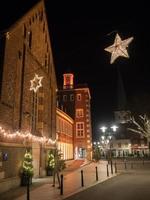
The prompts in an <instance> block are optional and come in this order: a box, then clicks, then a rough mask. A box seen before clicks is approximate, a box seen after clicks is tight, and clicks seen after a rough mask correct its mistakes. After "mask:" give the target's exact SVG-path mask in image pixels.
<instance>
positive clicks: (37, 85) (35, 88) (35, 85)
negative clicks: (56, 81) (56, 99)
mask: <svg viewBox="0 0 150 200" xmlns="http://www.w3.org/2000/svg"><path fill="white" fill-rule="evenodd" d="M42 79H43V76H41V77H39V76H38V75H37V74H35V76H34V78H33V80H31V86H30V90H33V91H34V92H35V93H36V92H37V91H38V89H39V88H40V87H42V83H41V81H42Z"/></svg>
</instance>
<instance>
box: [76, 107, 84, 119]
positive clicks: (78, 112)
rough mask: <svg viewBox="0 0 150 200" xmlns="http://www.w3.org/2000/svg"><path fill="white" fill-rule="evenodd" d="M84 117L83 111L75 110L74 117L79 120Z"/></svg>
mask: <svg viewBox="0 0 150 200" xmlns="http://www.w3.org/2000/svg"><path fill="white" fill-rule="evenodd" d="M83 116H84V111H83V109H76V117H77V118H80V117H83Z"/></svg>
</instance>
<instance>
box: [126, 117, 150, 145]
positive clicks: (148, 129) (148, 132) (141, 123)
mask: <svg viewBox="0 0 150 200" xmlns="http://www.w3.org/2000/svg"><path fill="white" fill-rule="evenodd" d="M130 122H131V123H132V124H133V125H134V127H135V128H128V130H130V131H133V132H135V133H138V134H140V135H141V136H142V137H145V138H146V139H147V141H148V142H150V118H149V117H148V116H147V115H146V114H145V115H143V116H142V115H139V118H138V119H137V120H135V118H134V117H131V121H130Z"/></svg>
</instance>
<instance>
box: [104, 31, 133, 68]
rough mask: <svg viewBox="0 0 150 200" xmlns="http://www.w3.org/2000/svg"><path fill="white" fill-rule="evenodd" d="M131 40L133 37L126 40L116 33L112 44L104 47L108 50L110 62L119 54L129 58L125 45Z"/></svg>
mask: <svg viewBox="0 0 150 200" xmlns="http://www.w3.org/2000/svg"><path fill="white" fill-rule="evenodd" d="M132 40H133V37H130V38H128V39H126V40H121V38H120V36H119V35H118V33H117V34H116V38H115V41H114V44H113V45H111V46H109V47H107V48H105V49H104V50H105V51H108V52H110V53H111V60H110V64H112V63H113V62H114V61H115V60H116V59H117V58H118V57H119V56H122V57H125V58H129V55H128V52H127V49H126V48H127V47H128V45H129V44H130V42H131V41H132Z"/></svg>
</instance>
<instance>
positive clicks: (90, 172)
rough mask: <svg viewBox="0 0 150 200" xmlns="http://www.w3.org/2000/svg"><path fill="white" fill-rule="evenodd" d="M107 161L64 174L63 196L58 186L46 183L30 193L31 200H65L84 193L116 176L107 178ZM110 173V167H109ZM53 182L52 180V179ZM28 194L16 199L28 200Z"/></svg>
mask: <svg viewBox="0 0 150 200" xmlns="http://www.w3.org/2000/svg"><path fill="white" fill-rule="evenodd" d="M106 164H107V162H106V161H100V163H99V164H98V163H93V162H92V163H90V164H87V165H84V166H82V167H80V168H79V169H77V170H75V171H72V172H68V173H67V172H64V190H63V195H60V190H59V189H58V184H56V186H55V187H52V182H49V183H45V184H44V185H42V186H40V187H37V188H35V189H33V190H31V191H30V199H31V200H34V199H36V200H49V199H53V200H60V199H65V198H66V197H68V196H70V195H73V194H75V193H77V192H80V191H83V190H85V189H87V188H89V187H91V186H93V185H95V184H98V183H100V182H103V181H105V180H107V179H109V178H111V177H113V176H115V174H111V173H109V177H107V170H106ZM96 166H97V169H98V178H99V180H98V181H96V170H95V167H96ZM81 169H82V170H83V177H84V187H82V186H81ZM109 172H110V166H109ZM51 181H52V179H51ZM26 199H27V198H26V194H24V195H21V196H20V197H18V198H16V200H26Z"/></svg>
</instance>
